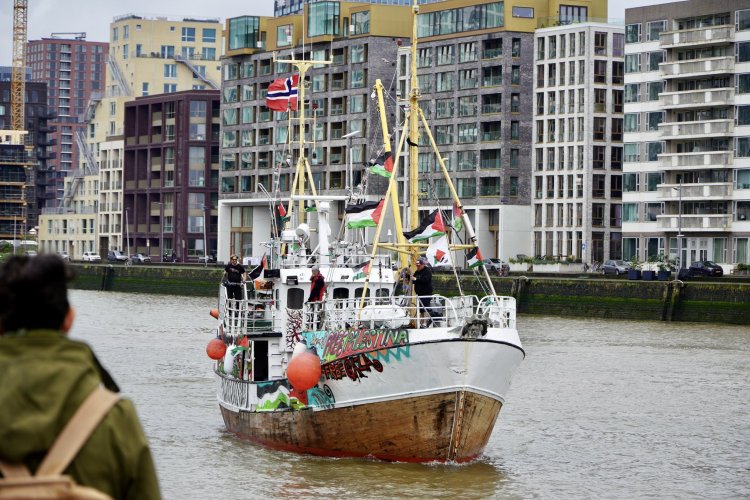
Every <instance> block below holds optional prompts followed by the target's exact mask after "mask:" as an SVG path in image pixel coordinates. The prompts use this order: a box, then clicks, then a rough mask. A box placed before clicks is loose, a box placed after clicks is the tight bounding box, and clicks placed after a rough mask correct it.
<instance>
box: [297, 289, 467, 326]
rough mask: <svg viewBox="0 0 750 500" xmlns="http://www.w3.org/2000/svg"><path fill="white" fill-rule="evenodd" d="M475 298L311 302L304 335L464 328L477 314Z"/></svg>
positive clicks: (386, 298) (381, 298)
mask: <svg viewBox="0 0 750 500" xmlns="http://www.w3.org/2000/svg"><path fill="white" fill-rule="evenodd" d="M476 303H477V302H476V297H451V298H449V297H444V296H442V295H427V296H422V297H418V296H413V295H405V296H394V297H391V296H375V297H367V298H366V299H365V300H364V303H363V307H362V309H361V310H360V309H359V305H360V298H358V297H355V298H348V299H329V300H326V301H324V302H308V303H306V304H305V306H304V310H303V324H302V330H303V331H317V330H327V331H331V330H346V329H349V328H362V327H364V328H370V329H377V328H388V329H394V328H422V327H430V326H436V327H439V326H445V327H449V328H450V327H454V326H459V325H462V324H463V322H464V319H465V318H468V317H470V316H471V315H472V314H473V313H474V308H475V306H476Z"/></svg>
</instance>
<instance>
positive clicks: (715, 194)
mask: <svg viewBox="0 0 750 500" xmlns="http://www.w3.org/2000/svg"><path fill="white" fill-rule="evenodd" d="M681 189H682V201H685V200H695V199H705V198H726V197H728V196H731V195H732V192H733V190H734V189H733V185H732V183H731V182H715V183H711V184H700V185H698V184H696V185H693V184H683V185H682V188H681ZM656 191H657V196H658V197H659V198H660V199H661V200H663V201H678V200H679V199H680V188H679V185H677V184H661V185H659V186H658V187H657V190H656Z"/></svg>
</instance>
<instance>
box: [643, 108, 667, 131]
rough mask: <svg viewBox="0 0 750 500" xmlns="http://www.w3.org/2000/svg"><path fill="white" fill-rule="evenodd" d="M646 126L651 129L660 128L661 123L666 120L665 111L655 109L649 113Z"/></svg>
mask: <svg viewBox="0 0 750 500" xmlns="http://www.w3.org/2000/svg"><path fill="white" fill-rule="evenodd" d="M647 120H648V122H647V124H646V128H647V130H649V131H654V130H659V124H660V123H661V122H663V121H664V112H663V111H655V112H652V113H648V114H647Z"/></svg>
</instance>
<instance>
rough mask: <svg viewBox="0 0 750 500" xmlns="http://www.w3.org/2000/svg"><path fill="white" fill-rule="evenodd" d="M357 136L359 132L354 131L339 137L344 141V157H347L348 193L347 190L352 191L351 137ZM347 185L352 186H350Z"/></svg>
mask: <svg viewBox="0 0 750 500" xmlns="http://www.w3.org/2000/svg"><path fill="white" fill-rule="evenodd" d="M357 134H359V130H355V131H353V132H349V133H348V134H344V135H342V136H341V138H342V139H346V156H347V165H346V190H347V191H349V188H350V187H351V189H352V190H354V186H353V184H354V173H353V172H352V137H354V136H355V135H357ZM349 184H352V186H350V185H349Z"/></svg>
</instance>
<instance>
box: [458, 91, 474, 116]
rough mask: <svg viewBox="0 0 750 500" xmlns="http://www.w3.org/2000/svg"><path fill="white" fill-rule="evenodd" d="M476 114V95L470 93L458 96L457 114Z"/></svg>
mask: <svg viewBox="0 0 750 500" xmlns="http://www.w3.org/2000/svg"><path fill="white" fill-rule="evenodd" d="M476 114H477V96H475V95H470V96H464V97H459V98H458V116H475V115H476Z"/></svg>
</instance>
